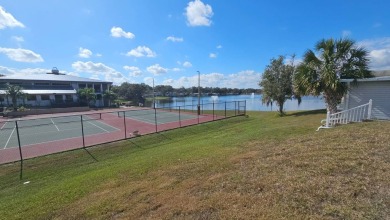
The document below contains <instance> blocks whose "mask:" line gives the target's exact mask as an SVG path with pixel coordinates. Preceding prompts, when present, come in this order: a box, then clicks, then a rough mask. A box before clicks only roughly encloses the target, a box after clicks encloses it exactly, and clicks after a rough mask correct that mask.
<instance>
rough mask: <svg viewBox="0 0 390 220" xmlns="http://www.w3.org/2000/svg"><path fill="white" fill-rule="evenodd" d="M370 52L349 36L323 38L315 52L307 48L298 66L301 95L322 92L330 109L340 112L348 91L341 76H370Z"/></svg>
mask: <svg viewBox="0 0 390 220" xmlns="http://www.w3.org/2000/svg"><path fill="white" fill-rule="evenodd" d="M370 76H371V73H370V71H368V52H367V51H366V50H365V49H364V48H359V47H357V46H356V45H355V42H354V41H352V40H349V39H340V40H334V39H328V40H325V39H323V40H321V41H319V42H318V43H317V44H316V46H315V52H314V51H312V50H308V51H307V52H306V53H305V55H304V60H303V62H302V63H301V64H300V65H299V66H298V67H297V71H296V74H295V76H294V87H295V91H296V93H298V94H300V95H314V96H319V95H323V97H324V99H325V103H326V106H327V110H328V111H329V112H330V113H335V112H336V111H337V104H338V103H340V101H341V98H342V97H343V95H344V94H345V93H346V92H347V90H348V88H347V86H346V85H345V84H344V83H342V82H341V81H340V79H358V78H364V77H370Z"/></svg>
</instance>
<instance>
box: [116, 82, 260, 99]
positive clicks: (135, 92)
mask: <svg viewBox="0 0 390 220" xmlns="http://www.w3.org/2000/svg"><path fill="white" fill-rule="evenodd" d="M111 91H112V92H114V93H115V94H117V95H118V97H119V98H121V99H123V100H126V101H131V102H133V103H144V102H145V99H146V98H147V97H153V95H154V96H159V97H161V96H162V97H180V96H197V95H198V87H195V86H193V87H190V88H184V87H181V88H173V87H172V86H170V85H157V86H155V87H154V88H153V87H151V86H149V85H147V84H144V83H141V84H136V83H127V82H124V83H122V84H121V85H118V86H113V87H112V88H111ZM252 93H256V94H259V93H261V89H253V88H250V89H238V88H219V87H200V94H201V95H202V96H207V95H209V96H211V95H218V96H225V95H243V94H252Z"/></svg>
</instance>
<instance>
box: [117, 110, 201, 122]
mask: <svg viewBox="0 0 390 220" xmlns="http://www.w3.org/2000/svg"><path fill="white" fill-rule="evenodd" d="M117 115H118V117H124V116H125V117H126V118H129V119H133V120H137V121H140V122H144V123H149V124H153V125H155V124H158V125H161V124H166V123H172V122H178V121H185V120H191V119H197V118H198V115H196V114H192V113H189V112H184V113H183V111H181V112H179V111H177V110H169V109H146V110H142V111H134V110H129V111H123V112H118V113H117ZM199 117H200V118H202V117H203V116H202V115H200V116H199Z"/></svg>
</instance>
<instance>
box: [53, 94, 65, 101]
mask: <svg viewBox="0 0 390 220" xmlns="http://www.w3.org/2000/svg"><path fill="white" fill-rule="evenodd" d="M54 99H55V101H56V103H61V102H62V101H63V99H62V95H54Z"/></svg>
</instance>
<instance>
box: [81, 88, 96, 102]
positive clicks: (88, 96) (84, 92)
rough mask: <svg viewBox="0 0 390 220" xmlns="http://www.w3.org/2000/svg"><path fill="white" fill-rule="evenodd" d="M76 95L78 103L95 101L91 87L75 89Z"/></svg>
mask: <svg viewBox="0 0 390 220" xmlns="http://www.w3.org/2000/svg"><path fill="white" fill-rule="evenodd" d="M77 96H78V98H79V102H80V103H86V104H87V105H90V104H91V102H93V103H95V101H96V94H95V90H94V89H93V88H84V89H79V90H78V91H77Z"/></svg>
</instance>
